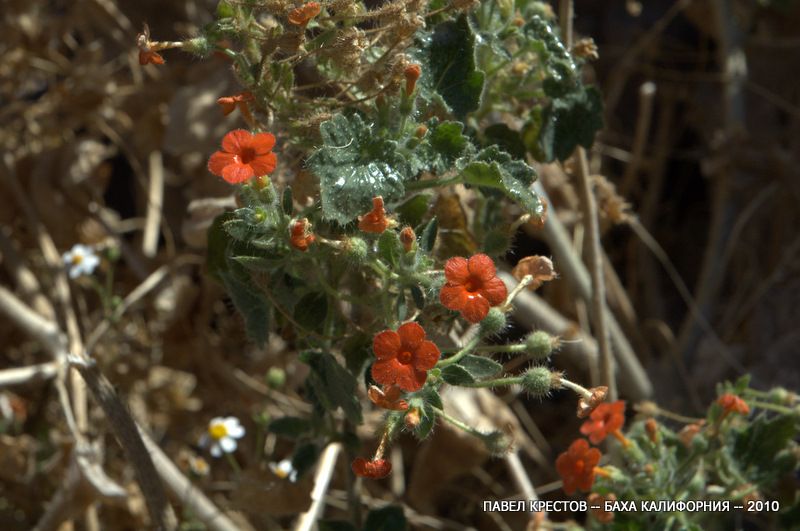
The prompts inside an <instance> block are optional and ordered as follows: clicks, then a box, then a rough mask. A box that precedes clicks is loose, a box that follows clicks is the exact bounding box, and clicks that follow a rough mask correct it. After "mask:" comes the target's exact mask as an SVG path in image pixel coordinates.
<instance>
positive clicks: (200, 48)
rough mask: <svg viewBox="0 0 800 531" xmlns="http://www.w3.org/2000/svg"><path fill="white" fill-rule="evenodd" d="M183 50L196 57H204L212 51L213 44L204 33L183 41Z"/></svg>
mask: <svg viewBox="0 0 800 531" xmlns="http://www.w3.org/2000/svg"><path fill="white" fill-rule="evenodd" d="M183 50H184V51H185V52H188V53H191V54H194V55H196V56H198V57H201V58H205V57H208V56H209V55H211V52H213V51H214V45H213V44H212V43H211V41H209V40H208V38H206V37H205V36H204V35H201V36H199V37H195V38H194V39H189V40H187V41H183Z"/></svg>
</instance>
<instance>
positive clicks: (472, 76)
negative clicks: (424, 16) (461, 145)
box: [428, 14, 484, 118]
mask: <svg viewBox="0 0 800 531" xmlns="http://www.w3.org/2000/svg"><path fill="white" fill-rule="evenodd" d="M428 59H429V65H430V70H431V78H432V79H431V83H432V85H433V89H434V90H435V91H436V92H438V93H439V94H441V96H442V98H444V101H445V102H447V105H449V106H450V108H451V109H452V110H453V114H455V115H456V117H458V118H463V117H464V116H465V115H466V114H467V113H469V112H471V111H474V110H476V109H477V108H478V106H479V105H480V99H481V92H483V81H484V74H483V72H481V71H480V70H477V69H476V68H475V34H474V33H473V31H472V28H471V27H470V25H469V22H468V20H467V17H466V15H463V14H462V15H461V16H460V17H458V19H456V20H451V21H447V22H442V23H441V24H438V25H437V26H436V28H434V30H433V35H432V36H431V39H430V44H429V46H428Z"/></svg>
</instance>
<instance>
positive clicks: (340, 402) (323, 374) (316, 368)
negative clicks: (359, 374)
mask: <svg viewBox="0 0 800 531" xmlns="http://www.w3.org/2000/svg"><path fill="white" fill-rule="evenodd" d="M300 360H301V361H302V362H304V363H307V364H308V365H309V366H310V367H311V372H310V373H309V375H308V383H309V385H310V386H311V387H312V388H313V389H314V394H315V396H316V397H317V399H318V400H319V402H320V404H321V405H322V406H323V407H324V408H325V409H326V410H328V411H332V410H334V409H336V408H339V407H341V408H342V411H344V414H345V416H347V419H348V420H349V421H350V422H352V423H353V424H361V420H362V419H361V404H360V403H359V401H358V395H357V393H356V385H357V382H356V379H355V377H354V376H353V375H352V374H350V373H349V372H348V371H347V369H345V368H344V367H342V366H341V365H339V363H338V362H337V361H336V358H334V357H333V356H332V355H331V354H329V353H327V352H318V351H313V350H310V351H305V352H303V353H301V354H300Z"/></svg>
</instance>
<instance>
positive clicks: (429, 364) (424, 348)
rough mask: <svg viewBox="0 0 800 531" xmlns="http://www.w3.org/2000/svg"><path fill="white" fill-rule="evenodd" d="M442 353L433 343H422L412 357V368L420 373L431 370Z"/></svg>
mask: <svg viewBox="0 0 800 531" xmlns="http://www.w3.org/2000/svg"><path fill="white" fill-rule="evenodd" d="M441 355H442V353H441V352H440V351H439V347H437V346H436V344H435V343H434V342H433V341H423V342H422V344H421V345H420V346H419V347H418V348H417V351H416V353H415V355H414V367H416V368H417V369H418V370H421V371H429V370H431V369H433V367H434V366H435V365H436V362H437V361H439V357H440V356H441Z"/></svg>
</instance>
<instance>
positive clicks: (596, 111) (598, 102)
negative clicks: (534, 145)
mask: <svg viewBox="0 0 800 531" xmlns="http://www.w3.org/2000/svg"><path fill="white" fill-rule="evenodd" d="M602 127H603V102H602V99H601V98H600V92H599V91H598V90H597V89H596V88H594V87H585V88H581V89H579V90H577V91H574V92H571V93H569V94H566V95H564V96H562V97H559V98H556V99H553V100H552V101H551V102H550V105H549V106H548V107H546V108H545V110H544V113H543V115H542V128H541V129H540V131H539V144H540V146H541V150H542V153H543V154H544V157H545V161H547V162H549V161H552V160H553V159H558V160H562V161H563V160H566V159H568V158H569V157H570V155H572V152H573V151H575V148H576V147H577V146H579V145H580V146H583V147H585V148H589V147H591V146H592V143H594V136H595V133H597V131H598V130H599V129H600V128H602Z"/></svg>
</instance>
